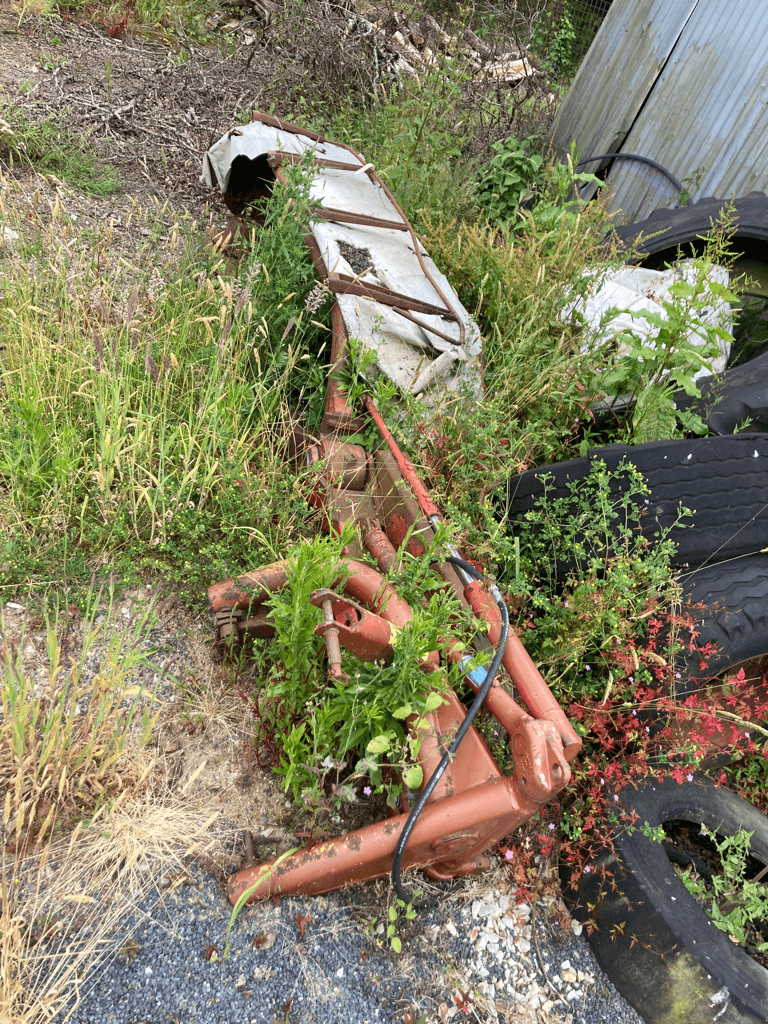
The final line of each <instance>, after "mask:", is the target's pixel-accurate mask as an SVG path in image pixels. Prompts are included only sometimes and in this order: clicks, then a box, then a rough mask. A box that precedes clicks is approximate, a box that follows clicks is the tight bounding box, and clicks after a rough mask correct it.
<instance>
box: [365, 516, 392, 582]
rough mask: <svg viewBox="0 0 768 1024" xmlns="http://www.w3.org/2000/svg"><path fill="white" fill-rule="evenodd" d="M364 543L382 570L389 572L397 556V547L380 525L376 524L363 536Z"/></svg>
mask: <svg viewBox="0 0 768 1024" xmlns="http://www.w3.org/2000/svg"><path fill="white" fill-rule="evenodd" d="M363 544H365V547H366V549H367V550H368V552H369V554H370V555H372V556H373V558H375V559H376V564H377V565H378V567H379V569H380V570H381V571H382V572H389V570H390V569H391V568H392V566H393V565H394V564H395V559H396V558H397V548H396V547H395V545H394V544H393V543H392V541H391V540H390V539H389V537H388V536H387V535H386V533H384V531H383V530H382V529H381V527H380V526H374V527H372V528H371V529H370V530H368V532H367V533H366V535H365V537H363Z"/></svg>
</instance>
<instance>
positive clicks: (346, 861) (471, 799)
mask: <svg viewBox="0 0 768 1024" xmlns="http://www.w3.org/2000/svg"><path fill="white" fill-rule="evenodd" d="M565 781H567V780H564V782H563V784H565ZM560 788H562V787H561V786H558V790H559V789H560ZM539 807H540V804H539V803H537V802H534V801H531V800H529V799H528V798H527V797H526V796H525V795H524V794H523V793H522V791H521V790H520V787H519V786H518V784H517V781H516V780H515V779H513V778H496V779H494V780H493V781H492V782H487V783H483V784H481V785H478V786H474V787H472V788H471V789H467V790H465V791H464V792H462V793H458V794H456V795H455V796H451V797H448V798H446V799H444V800H436V801H431V802H429V803H428V804H427V805H426V806H425V807H424V810H423V811H422V814H421V816H420V817H419V820H418V821H417V823H416V825H415V826H414V829H413V833H412V835H411V837H410V840H409V842H408V846H407V847H406V849H405V853H404V857H403V860H404V866H405V867H411V866H414V865H420V866H424V865H429V864H435V865H437V866H443V865H444V866H445V869H446V871H447V873H449V874H450V875H452V876H455V875H459V874H466V873H469V872H470V871H473V870H475V869H476V864H475V863H473V861H474V860H475V859H476V858H477V857H478V856H479V855H480V854H481V853H482V852H483V851H484V850H487V849H489V848H490V847H492V846H493V845H494V844H495V843H497V842H498V841H499V840H500V839H502V838H503V837H504V836H505V835H507V834H508V833H509V832H511V831H513V830H514V829H516V828H517V827H518V826H519V825H521V824H522V823H523V822H524V821H527V820H528V818H530V817H531V816H532V815H533V814H535V813H536V812H537V811H538V810H539ZM407 820H408V815H407V814H399V815H398V816H397V817H395V818H389V819H388V820H386V821H382V822H379V823H378V824H376V825H369V826H368V827H367V828H363V829H358V830H357V831H355V832H350V833H348V834H347V835H344V836H340V837H339V838H338V839H330V840H328V841H326V842H324V843H318V844H317V845H315V846H313V847H312V848H311V849H309V850H307V849H304V850H299V851H298V852H297V853H295V854H293V855H292V856H291V857H288V858H286V859H285V860H284V861H282V862H281V863H280V864H278V865H276V866H273V865H272V864H262V865H258V866H256V867H251V868H246V869H245V870H243V871H238V872H237V873H236V874H234V875H232V876H231V877H230V879H229V881H228V884H227V895H228V897H229V900H230V902H231V903H232V904H234V903H236V902H237V901H238V899H239V898H240V897H241V896H242V894H243V893H244V892H245V891H246V890H248V889H249V888H251V887H252V886H253V887H254V888H253V891H252V892H251V894H250V896H249V898H248V902H249V903H250V902H253V901H255V900H260V899H265V898H267V897H269V896H275V895H277V894H279V893H281V892H284V893H288V892H290V893H305V894H317V893H322V892H329V891H330V890H332V889H338V888H340V887H342V886H344V885H351V884H353V883H354V882H364V881H368V880H370V879H373V878H381V877H383V876H385V875H387V874H389V870H390V868H391V866H392V856H393V854H394V851H395V847H396V845H397V840H398V838H399V835H400V831H401V829H402V828H403V826H404V825H405V823H406V821H407ZM462 869H464V870H462Z"/></svg>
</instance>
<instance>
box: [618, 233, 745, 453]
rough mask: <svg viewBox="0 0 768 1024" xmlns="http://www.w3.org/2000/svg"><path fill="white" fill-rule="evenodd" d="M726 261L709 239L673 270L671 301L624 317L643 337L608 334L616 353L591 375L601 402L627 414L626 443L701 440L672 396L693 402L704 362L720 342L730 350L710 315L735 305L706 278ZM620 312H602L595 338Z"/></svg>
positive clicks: (699, 427)
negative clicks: (610, 400)
mask: <svg viewBox="0 0 768 1024" xmlns="http://www.w3.org/2000/svg"><path fill="white" fill-rule="evenodd" d="M726 258H727V241H726V239H725V238H724V236H723V234H722V232H718V233H714V234H713V235H712V236H711V238H710V242H709V244H708V246H707V249H706V251H705V252H704V254H703V255H701V256H699V257H696V258H695V259H694V260H693V261H692V262H691V263H689V264H688V265H687V266H686V267H685V268H683V269H681V270H680V275H679V279H678V280H677V281H675V282H674V283H673V284H672V285H670V287H669V295H670V298H668V299H665V300H664V302H663V303H662V305H663V309H664V313H663V314H662V313H656V312H649V311H647V310H639V311H636V310H630V311H629V315H630V316H631V317H632V318H633V319H634V320H637V321H639V322H642V323H643V324H644V326H645V331H644V332H643V334H640V333H636V332H634V331H632V330H624V331H620V332H618V333H616V334H615V336H614V338H613V344H614V345H616V346H618V349H617V352H616V355H615V358H614V359H613V362H612V363H611V364H610V365H609V366H608V367H607V368H606V369H604V370H603V371H602V373H600V374H599V376H598V381H599V386H600V388H601V389H602V390H603V391H604V393H605V394H606V395H607V396H622V401H623V402H626V404H627V406H628V408H629V414H628V422H627V428H626V429H627V436H628V438H629V439H631V440H633V441H635V442H637V443H642V442H644V441H655V440H660V439H663V438H668V437H674V436H675V435H676V433H677V432H678V431H679V430H680V429H682V430H688V431H692V432H694V433H697V434H704V433H706V427H705V425H704V423H703V421H702V420H701V417H699V416H698V415H696V414H695V413H693V412H691V411H690V410H687V409H685V408H679V407H678V404H677V403H676V402H675V399H674V394H675V392H676V391H681V390H682V391H684V392H685V393H686V394H687V395H691V396H693V397H696V396H698V395H699V389H698V387H697V385H696V382H695V380H694V378H695V376H696V374H697V373H698V372H699V371H700V370H702V369H705V370H709V371H711V370H712V364H711V360H712V359H713V358H715V357H716V356H717V355H718V353H719V351H720V343H721V342H726V343H728V344H730V342H731V335H730V334H729V333H728V331H727V330H726V329H725V327H724V326H723V323H722V315H721V316H720V317H719V319H716V320H715V321H714V322H713V321H712V319H711V317H710V319H709V320H707V319H705V314H710V313H711V310H712V308H713V307H714V309H715V310H716V311H717V310H718V309H722V308H723V307H724V304H725V303H733V302H736V301H737V300H738V297H737V296H736V294H735V293H734V292H733V291H732V290H731V289H730V288H728V287H727V286H726V285H725V284H723V283H721V282H720V281H718V280H716V279H715V278H714V277H713V272H714V268H715V267H716V266H717V264H718V263H719V262H721V261H722V260H723V259H726ZM619 312H620V311H618V310H616V309H611V310H609V311H608V312H607V313H606V314H605V317H604V318H603V320H602V323H601V327H600V333H602V332H603V331H605V329H606V327H607V328H608V329H610V323H611V321H612V320H613V319H614V318H615V317H616V315H617V313H619Z"/></svg>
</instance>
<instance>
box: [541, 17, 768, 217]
mask: <svg viewBox="0 0 768 1024" xmlns="http://www.w3.org/2000/svg"><path fill="white" fill-rule="evenodd" d="M619 132H627V133H628V134H627V135H626V137H625V138H624V140H623V142H621V143H620V144H619V145H618V146H615V145H612V143H614V142H615V140H616V136H617V134H618V133H619ZM572 139H575V141H576V143H577V146H578V149H579V153H580V154H581V156H582V157H585V156H589V155H590V154H591V153H606V152H609V151H612V150H613V149H616V148H618V149H619V150H623V151H624V152H627V153H639V154H641V155H643V156H648V157H652V158H653V159H654V160H657V161H658V162H659V163H661V164H663V165H664V166H665V167H667V168H669V170H670V171H671V172H672V173H673V174H674V175H676V177H677V178H679V179H680V180H681V181H683V182H684V184H685V185H686V187H687V189H688V191H689V193H690V195H691V198H692V200H694V201H695V199H696V198H697V197H699V196H704V195H715V196H720V197H723V198H726V197H728V196H731V195H734V194H736V195H743V194H746V193H748V192H750V191H752V190H753V189H761V190H765V189H766V188H768V4H767V3H766V2H765V0H673V2H670V0H615V2H614V4H613V6H612V7H611V10H610V11H609V13H608V15H607V16H606V19H605V22H604V23H603V26H602V28H601V29H600V31H599V32H598V34H597V36H596V37H595V40H594V42H593V44H592V46H591V47H590V50H589V52H588V54H587V56H586V57H585V59H584V62H583V64H582V66H581V68H580V69H579V73H578V74H577V76H576V79H575V80H574V83H573V86H572V87H571V90H570V92H569V93H568V96H567V97H566V100H565V101H564V103H563V105H562V107H561V110H560V113H559V115H558V118H557V121H556V124H555V128H554V131H553V143H554V145H555V147H556V148H557V149H559V150H561V151H566V150H567V149H568V148H569V146H570V142H571V140H572ZM686 179H688V181H686ZM608 184H609V186H610V187H611V189H612V192H613V194H612V196H611V198H610V199H609V207H610V208H611V209H612V210H619V209H620V210H621V211H622V215H623V217H624V218H625V219H626V220H630V221H633V220H639V219H642V218H643V217H645V216H647V215H648V214H649V213H650V212H651V210H653V209H656V208H658V207H660V206H666V205H668V204H669V203H670V202H672V201H674V200H675V199H676V198H677V197H676V195H675V194H674V187H673V186H672V184H671V183H670V182H669V181H668V180H667V179H666V178H664V176H663V175H661V174H659V173H658V172H656V171H654V170H652V169H651V168H648V167H646V166H644V165H642V164H640V163H637V162H634V161H623V160H622V161H616V162H615V163H614V165H613V167H612V169H611V173H610V174H609V176H608Z"/></svg>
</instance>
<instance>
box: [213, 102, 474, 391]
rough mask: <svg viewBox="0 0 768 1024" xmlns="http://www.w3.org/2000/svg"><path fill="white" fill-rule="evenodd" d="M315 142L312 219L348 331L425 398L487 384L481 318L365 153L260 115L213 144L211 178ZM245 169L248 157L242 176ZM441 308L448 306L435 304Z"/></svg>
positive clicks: (274, 163) (224, 185) (221, 179)
mask: <svg viewBox="0 0 768 1024" xmlns="http://www.w3.org/2000/svg"><path fill="white" fill-rule="evenodd" d="M262 116H263V115H262ZM307 152H312V153H313V155H314V158H315V160H316V167H315V175H314V178H313V181H312V185H311V189H310V195H311V196H312V198H314V199H317V200H318V201H319V202H320V203H321V205H322V207H323V213H324V217H323V219H319V220H317V221H315V222H313V223H312V224H311V225H310V229H311V231H312V234H313V236H314V238H315V241H316V243H317V248H318V250H319V255H320V258H321V260H322V263H323V265H324V267H325V271H326V281H327V283H328V285H329V287H330V288H331V290H332V291H333V292H334V294H335V295H336V301H337V303H338V305H339V308H340V310H341V313H342V316H343V318H344V324H345V327H346V331H347V334H348V336H349V337H352V338H357V339H358V340H359V341H360V342H361V343H362V344H363V345H364V346H365V347H367V348H369V349H370V350H372V351H373V353H374V355H375V359H376V363H377V365H378V368H379V370H380V371H381V372H382V373H384V374H385V375H386V376H387V377H389V378H390V379H391V380H392V381H394V382H395V383H396V384H397V385H398V387H400V388H401V389H402V390H403V391H407V392H410V393H411V394H420V395H422V398H423V401H424V403H425V405H426V406H427V407H432V406H434V404H435V403H436V402H438V401H439V398H440V395H441V394H442V393H444V392H446V391H447V392H453V391H455V390H456V389H457V388H459V387H460V386H461V387H466V388H468V389H469V390H470V391H471V392H473V393H475V394H479V391H480V353H481V347H482V342H481V338H480V331H479V329H478V327H477V324H476V323H475V322H474V320H473V319H472V318H471V316H470V315H469V313H468V312H467V310H466V309H465V308H464V306H463V305H462V304H461V302H460V301H459V298H458V296H457V295H456V293H455V292H454V291H453V288H452V287H451V285H450V284H449V282H448V279H447V278H446V277H445V275H444V274H442V273H441V272H440V270H438V268H437V266H436V265H435V264H434V262H433V261H432V259H431V258H430V257H429V255H428V254H427V253H426V251H425V250H424V248H423V247H422V246H421V243H420V242H418V239H416V236H415V234H413V232H412V229H411V227H410V225H409V224H408V222H407V221H406V220H404V218H403V216H402V214H401V212H400V211H399V210H398V208H397V206H396V204H395V203H394V202H393V201H392V200H391V199H390V198H389V196H388V195H387V194H386V191H385V190H384V189H383V187H382V186H381V183H380V181H379V180H378V179H377V177H376V175H375V174H374V173H372V170H371V171H369V169H372V165H370V164H365V163H364V161H363V158H362V157H360V156H359V155H356V154H353V153H352V152H351V151H350V150H349V149H348V148H347V147H346V146H341V145H338V144H335V143H333V142H329V141H327V140H322V141H317V140H313V139H311V138H309V137H305V136H302V135H300V134H296V131H295V130H294V131H290V130H285V129H283V128H280V127H275V126H272V125H270V124H267V123H264V122H263V121H262V120H255V121H253V122H252V123H251V124H248V125H243V126H240V127H238V128H235V129H232V131H230V132H227V133H226V135H224V136H222V138H221V139H219V141H218V142H216V143H215V144H214V145H213V146H212V147H211V148H210V149H209V150H208V152H207V153H206V154H205V157H204V160H203V178H204V180H205V181H206V182H207V183H208V184H209V185H211V186H212V187H214V186H218V187H219V188H220V190H221V192H222V193H224V194H226V193H227V190H228V186H229V184H230V177H231V176H232V173H233V164H234V163H235V161H237V160H238V158H246V159H247V160H248V161H255V163H253V164H251V165H246V168H247V167H252V168H253V174H254V175H255V174H256V173H257V171H258V169H259V168H260V169H261V170H262V171H263V170H264V168H265V167H266V166H267V165H269V166H270V167H274V168H275V169H276V173H277V174H278V175H279V174H280V168H281V165H282V164H284V163H285V162H287V160H288V159H290V158H291V157H296V156H301V155H303V154H305V153H307ZM339 165H341V166H339ZM245 173H246V175H247V173H248V171H247V169H246V172H245ZM242 175H243V161H242V160H240V163H239V165H238V169H237V176H238V180H239V179H240V177H242ZM360 220H362V221H363V223H356V221H360ZM416 247H418V253H417V251H416ZM351 284H352V285H353V286H352V287H350V285H351ZM385 293H387V294H385ZM377 294H378V295H379V297H380V298H381V299H382V300H385V299H386V301H378V300H377V298H376V296H377ZM387 295H388V298H387ZM402 297H407V299H409V300H412V301H411V303H410V305H409V304H408V302H407V301H406V302H400V301H399V298H402ZM445 300H447V302H446V301H445ZM438 308H439V309H443V310H445V313H444V314H443V315H440V314H439V313H436V312H432V310H435V309H438ZM446 314H447V315H446Z"/></svg>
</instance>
